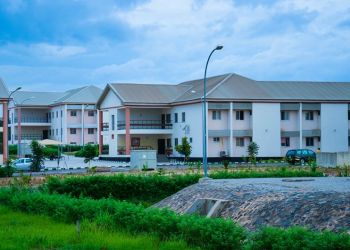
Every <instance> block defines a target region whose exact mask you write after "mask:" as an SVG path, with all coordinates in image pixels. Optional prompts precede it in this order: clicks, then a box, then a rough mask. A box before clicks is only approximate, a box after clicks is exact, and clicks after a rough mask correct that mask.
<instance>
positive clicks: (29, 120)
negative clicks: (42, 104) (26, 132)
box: [14, 116, 51, 123]
mask: <svg viewBox="0 0 350 250" xmlns="http://www.w3.org/2000/svg"><path fill="white" fill-rule="evenodd" d="M14 120H15V123H18V117H15V119H14ZM50 122H51V121H49V119H47V118H46V117H26V116H22V117H21V123H50Z"/></svg>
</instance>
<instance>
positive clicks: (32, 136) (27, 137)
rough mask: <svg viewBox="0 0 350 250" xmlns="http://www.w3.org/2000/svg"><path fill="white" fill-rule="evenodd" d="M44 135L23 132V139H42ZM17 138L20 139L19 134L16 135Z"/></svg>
mask: <svg viewBox="0 0 350 250" xmlns="http://www.w3.org/2000/svg"><path fill="white" fill-rule="evenodd" d="M42 139H43V136H42V135H41V134H21V140H28V141H31V140H42ZM15 140H18V135H15Z"/></svg>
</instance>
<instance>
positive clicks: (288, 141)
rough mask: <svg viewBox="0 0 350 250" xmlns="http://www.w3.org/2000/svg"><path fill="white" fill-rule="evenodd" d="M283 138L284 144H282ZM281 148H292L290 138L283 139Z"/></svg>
mask: <svg viewBox="0 0 350 250" xmlns="http://www.w3.org/2000/svg"><path fill="white" fill-rule="evenodd" d="M283 138H284V139H285V141H284V142H282V140H283ZM281 147H290V137H281Z"/></svg>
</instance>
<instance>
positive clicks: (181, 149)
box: [175, 136, 192, 162]
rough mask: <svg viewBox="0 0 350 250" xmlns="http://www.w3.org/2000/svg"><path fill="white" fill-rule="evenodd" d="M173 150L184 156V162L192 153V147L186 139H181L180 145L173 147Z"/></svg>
mask: <svg viewBox="0 0 350 250" xmlns="http://www.w3.org/2000/svg"><path fill="white" fill-rule="evenodd" d="M175 150H176V151H177V152H178V153H179V154H180V155H183V156H184V162H185V161H186V160H188V158H189V156H190V155H191V153H192V146H191V144H190V143H189V142H188V141H187V137H186V136H185V137H183V138H182V144H181V145H177V146H175Z"/></svg>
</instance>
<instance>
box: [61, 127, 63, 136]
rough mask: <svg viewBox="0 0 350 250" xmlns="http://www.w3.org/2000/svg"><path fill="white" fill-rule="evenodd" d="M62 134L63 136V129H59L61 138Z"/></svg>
mask: <svg viewBox="0 0 350 250" xmlns="http://www.w3.org/2000/svg"><path fill="white" fill-rule="evenodd" d="M62 134H63V128H61V136H62Z"/></svg>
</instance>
